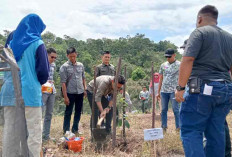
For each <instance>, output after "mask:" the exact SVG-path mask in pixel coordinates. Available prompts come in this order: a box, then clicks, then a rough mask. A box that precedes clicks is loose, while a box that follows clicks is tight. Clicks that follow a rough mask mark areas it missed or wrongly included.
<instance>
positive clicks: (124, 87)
mask: <svg viewBox="0 0 232 157" xmlns="http://www.w3.org/2000/svg"><path fill="white" fill-rule="evenodd" d="M124 77H125V80H126V66H125V68H124ZM123 98H124V100H125V98H126V82H125V84H124V86H123ZM122 110H123V117H122V137H123V140H124V142H125V143H126V128H125V120H126V117H125V114H126V111H125V101H123V108H122Z"/></svg>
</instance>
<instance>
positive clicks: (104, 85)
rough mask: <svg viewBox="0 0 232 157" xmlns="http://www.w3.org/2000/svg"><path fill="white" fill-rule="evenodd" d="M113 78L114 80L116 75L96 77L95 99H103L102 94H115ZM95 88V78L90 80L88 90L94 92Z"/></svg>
mask: <svg viewBox="0 0 232 157" xmlns="http://www.w3.org/2000/svg"><path fill="white" fill-rule="evenodd" d="M112 80H114V76H108V75H103V76H99V77H97V78H96V88H97V91H96V95H95V101H96V102H99V101H101V98H102V96H107V95H108V94H113V93H114V90H113V88H112ZM93 88H94V80H92V81H90V82H89V84H88V85H87V90H88V91H89V92H90V93H93Z"/></svg>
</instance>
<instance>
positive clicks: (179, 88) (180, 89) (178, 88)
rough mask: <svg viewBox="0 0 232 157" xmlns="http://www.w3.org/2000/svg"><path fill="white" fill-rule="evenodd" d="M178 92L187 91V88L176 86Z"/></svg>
mask: <svg viewBox="0 0 232 157" xmlns="http://www.w3.org/2000/svg"><path fill="white" fill-rule="evenodd" d="M176 90H177V91H182V90H185V87H181V86H180V85H178V86H176Z"/></svg>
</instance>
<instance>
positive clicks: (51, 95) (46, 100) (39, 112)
mask: <svg viewBox="0 0 232 157" xmlns="http://www.w3.org/2000/svg"><path fill="white" fill-rule="evenodd" d="M45 28H46V26H45V24H44V23H43V21H42V19H41V18H40V17H39V16H38V15H36V14H29V15H27V16H26V17H24V18H23V19H22V20H21V22H20V23H19V25H18V26H17V28H16V30H14V31H13V32H11V33H10V35H9V36H8V38H7V41H6V44H5V47H6V48H11V49H12V50H13V54H14V57H15V59H16V62H17V64H18V66H19V68H20V71H19V76H20V82H21V88H22V97H23V100H24V105H25V119H26V125H27V132H28V137H27V145H28V149H29V155H30V156H34V157H39V156H40V152H41V148H42V141H47V140H49V139H50V138H51V137H50V128H51V120H52V115H53V108H54V103H55V95H56V91H57V90H56V88H55V85H54V79H53V78H54V72H55V68H56V65H55V61H56V58H57V52H56V50H55V49H54V48H48V49H46V48H45V45H44V43H43V41H42V39H41V33H42V32H43V30H44V29H45ZM77 55H78V53H77V51H76V49H75V48H74V47H70V48H68V49H67V58H68V61H67V62H65V63H64V64H63V65H62V66H61V67H60V70H59V71H60V82H61V86H62V90H61V92H62V94H63V97H64V104H65V105H66V109H65V113H64V123H63V133H64V134H65V133H66V131H69V130H70V120H71V115H72V111H73V108H74V106H75V114H74V120H73V125H72V129H71V131H72V132H73V133H75V134H79V128H78V126H79V121H80V117H81V111H82V106H83V98H84V97H88V100H89V104H90V107H91V108H92V106H93V108H94V118H93V120H94V126H92V125H91V128H95V127H96V123H97V120H98V118H99V117H103V116H104V117H106V122H105V128H106V131H107V132H108V133H109V134H110V133H111V121H112V113H113V109H112V100H113V99H112V98H113V91H114V84H115V83H116V82H115V69H114V66H113V65H111V64H110V63H109V62H110V58H111V55H110V52H109V51H104V52H102V54H101V58H102V64H100V65H98V66H97V68H96V77H97V79H96V95H95V98H94V100H95V103H94V104H92V97H93V92H94V91H93V90H94V80H92V81H90V82H89V84H88V85H86V81H85V69H84V65H83V64H82V63H80V62H77V60H76V58H77ZM124 84H125V78H124V77H123V76H121V75H119V77H118V83H117V85H116V87H117V91H119V90H120V89H121V88H122V86H123V85H124ZM0 102H1V106H4V121H5V125H4V135H3V149H2V150H3V152H2V156H3V157H8V156H11V153H12V151H11V150H12V145H14V143H13V141H9V140H7V139H10V138H9V137H10V136H12V135H10V134H9V132H10V130H15V128H14V121H15V117H14V116H13V114H14V111H15V105H16V98H15V95H14V86H13V80H12V75H11V72H6V73H5V76H4V83H3V86H2V89H1V93H0ZM43 117H44V122H43V127H42V119H43ZM91 130H92V129H91ZM18 147H20V146H18ZM18 151H19V152H20V148H19V149H18ZM19 152H16V153H19Z"/></svg>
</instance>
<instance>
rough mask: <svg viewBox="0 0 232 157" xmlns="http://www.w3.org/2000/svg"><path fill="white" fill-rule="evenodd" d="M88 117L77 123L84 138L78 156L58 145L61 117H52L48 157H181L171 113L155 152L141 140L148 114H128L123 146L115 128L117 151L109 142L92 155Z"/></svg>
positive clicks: (180, 146) (122, 141) (118, 129)
mask: <svg viewBox="0 0 232 157" xmlns="http://www.w3.org/2000/svg"><path fill="white" fill-rule="evenodd" d="M89 120H90V116H89V115H85V114H84V115H82V117H81V121H80V132H82V133H83V134H82V135H81V136H82V137H84V138H85V140H84V143H83V148H82V152H81V153H73V152H72V151H69V150H67V149H63V148H62V147H61V146H58V144H57V143H58V139H59V138H60V137H62V125H63V117H54V118H53V120H52V126H51V137H53V138H55V140H51V141H49V142H47V143H45V144H44V148H46V150H47V151H46V156H47V157H52V156H53V157H72V156H87V157H88V156H89V157H90V156H91V157H92V156H96V157H98V156H99V157H100V156H106V157H111V156H115V157H123V156H125V157H132V156H133V157H146V156H154V150H156V154H157V157H159V156H162V157H183V156H184V153H183V149H182V145H181V141H180V136H179V132H178V131H176V130H175V121H174V116H173V113H172V112H169V113H168V130H167V132H166V133H165V134H164V139H162V140H157V141H156V142H155V146H156V149H154V146H153V144H152V142H145V141H144V133H143V130H144V129H149V128H151V125H152V124H151V123H152V122H151V121H152V119H151V114H141V113H140V114H138V113H136V114H128V117H127V120H128V121H129V123H130V129H126V144H125V142H124V140H123V138H122V134H121V132H122V128H121V127H117V137H116V142H117V144H116V148H115V149H112V147H111V146H112V143H111V142H112V141H111V139H110V140H109V141H108V147H107V148H105V149H104V150H101V151H100V152H99V153H96V152H95V146H94V144H93V143H92V142H91V141H90V128H89ZM155 125H156V127H160V115H159V114H158V115H157V116H156V122H155Z"/></svg>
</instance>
